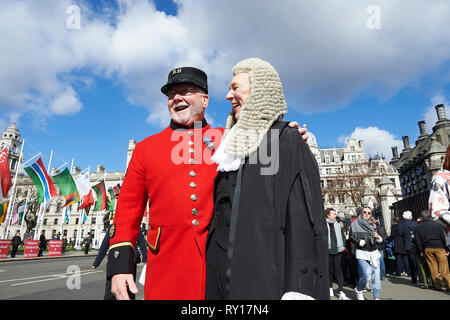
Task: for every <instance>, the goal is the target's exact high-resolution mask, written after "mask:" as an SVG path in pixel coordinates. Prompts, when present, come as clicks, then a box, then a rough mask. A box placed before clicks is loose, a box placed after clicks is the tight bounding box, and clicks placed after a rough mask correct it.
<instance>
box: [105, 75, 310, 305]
mask: <svg viewBox="0 0 450 320" xmlns="http://www.w3.org/2000/svg"><path fill="white" fill-rule="evenodd" d="M161 91H162V92H163V93H164V94H165V95H166V96H167V97H168V103H167V104H168V109H169V113H170V115H171V118H172V120H171V122H170V125H169V126H168V127H167V128H166V129H164V130H163V131H161V132H160V133H158V134H155V135H152V136H150V137H147V138H146V139H144V140H143V141H141V142H139V143H137V145H136V147H135V149H134V152H133V156H132V158H131V160H130V163H129V166H128V169H127V174H126V177H125V179H124V182H123V186H122V188H121V192H120V196H119V201H118V205H117V209H116V215H115V218H114V224H113V225H112V227H111V229H110V250H109V253H108V264H107V278H108V279H111V281H112V283H111V291H112V293H113V294H114V296H115V297H116V298H117V299H119V300H122V299H124V300H128V299H130V296H129V292H131V293H132V294H136V293H137V292H138V289H137V287H136V284H135V282H134V277H133V273H134V272H135V265H134V263H133V257H134V256H133V248H134V246H135V244H136V240H137V237H138V233H139V227H140V224H141V221H142V217H143V214H144V211H145V208H146V205H147V202H148V203H149V208H150V209H149V230H148V235H147V243H148V247H149V253H148V255H147V264H148V265H147V271H146V277H145V287H144V297H145V299H183V300H197V299H204V295H205V279H206V264H205V247H206V235H207V227H208V224H209V223H210V220H211V217H212V212H213V200H212V197H213V182H214V178H215V177H216V174H217V171H216V170H217V165H216V164H215V163H213V162H212V161H211V156H212V154H213V153H214V150H216V149H217V147H218V144H219V143H220V140H221V138H222V133H223V128H211V127H210V125H209V124H207V122H206V120H205V118H204V114H205V110H206V108H207V106H208V102H209V96H208V84H207V76H206V74H205V73H204V72H203V71H201V70H199V69H196V68H192V67H182V68H176V69H174V70H172V71H171V72H170V73H169V75H168V81H167V83H166V84H165V85H164V86H163V87H162V88H161ZM303 133H304V132H303ZM303 139H306V135H304V136H303Z"/></svg>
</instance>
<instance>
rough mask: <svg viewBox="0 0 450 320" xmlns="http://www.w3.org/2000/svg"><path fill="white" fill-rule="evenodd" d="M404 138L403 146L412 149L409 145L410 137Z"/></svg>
mask: <svg viewBox="0 0 450 320" xmlns="http://www.w3.org/2000/svg"><path fill="white" fill-rule="evenodd" d="M402 140H403V148H404V149H411V146H410V145H409V137H408V136H403V137H402Z"/></svg>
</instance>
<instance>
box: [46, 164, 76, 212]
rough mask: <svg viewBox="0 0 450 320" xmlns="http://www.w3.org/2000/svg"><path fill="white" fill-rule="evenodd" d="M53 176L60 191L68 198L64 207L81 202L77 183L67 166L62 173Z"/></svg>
mask: <svg viewBox="0 0 450 320" xmlns="http://www.w3.org/2000/svg"><path fill="white" fill-rule="evenodd" d="M52 178H53V180H54V181H55V183H56V184H57V185H58V188H59V191H60V192H61V193H62V194H63V195H64V197H65V198H66V203H65V204H64V206H63V208H64V207H67V206H70V205H72V204H74V203H78V202H80V195H79V193H78V190H77V185H76V184H75V181H74V180H73V178H72V175H71V174H70V172H69V169H68V168H65V169H64V170H63V171H62V172H61V173H59V174H57V175H54V176H53V177H52Z"/></svg>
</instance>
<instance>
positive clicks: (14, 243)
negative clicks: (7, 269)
mask: <svg viewBox="0 0 450 320" xmlns="http://www.w3.org/2000/svg"><path fill="white" fill-rule="evenodd" d="M21 243H22V239H21V238H20V231H17V232H16V235H15V236H14V237H13V238H12V239H11V244H12V250H11V258H15V257H16V253H17V249H19V246H20V244H21Z"/></svg>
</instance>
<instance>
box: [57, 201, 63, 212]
mask: <svg viewBox="0 0 450 320" xmlns="http://www.w3.org/2000/svg"><path fill="white" fill-rule="evenodd" d="M61 207H62V204H61V202H58V203H57V204H56V212H61Z"/></svg>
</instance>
